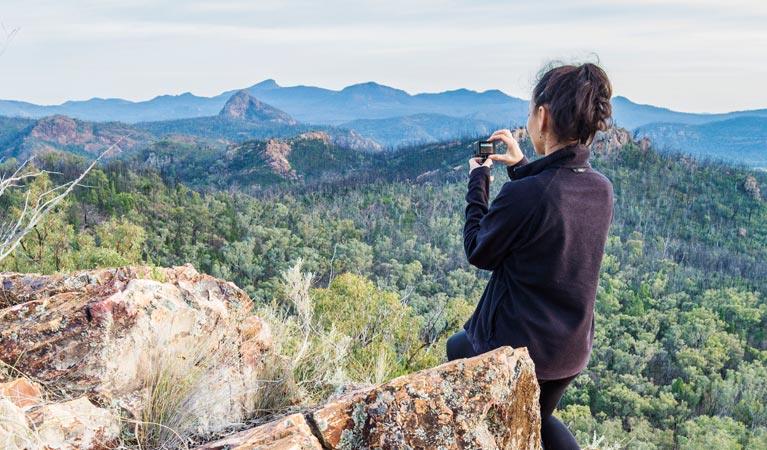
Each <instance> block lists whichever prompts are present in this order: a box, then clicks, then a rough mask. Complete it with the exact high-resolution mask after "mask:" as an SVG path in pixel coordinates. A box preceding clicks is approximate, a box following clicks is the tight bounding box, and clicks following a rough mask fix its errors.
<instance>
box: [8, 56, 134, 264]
mask: <svg viewBox="0 0 767 450" xmlns="http://www.w3.org/2000/svg"><path fill="white" fill-rule="evenodd" d="M1 52H2V50H1V49H0V53H1ZM126 137H128V136H127V135H126V136H123V137H121V138H120V139H118V140H117V142H115V143H114V144H112V145H111V146H110V147H109V148H107V149H106V150H104V151H103V152H102V153H101V154H100V155H99V156H98V157H97V158H96V159H94V160H93V162H91V164H90V165H89V166H88V167H87V168H86V169H85V170H84V171H83V172H82V173H81V174H80V176H78V177H77V178H75V179H74V180H72V181H70V182H67V183H64V184H61V185H59V186H56V187H51V188H48V189H46V190H44V191H42V192H40V193H38V194H36V195H33V191H32V190H31V189H29V186H30V182H31V181H33V180H35V179H37V178H38V177H40V176H42V175H43V174H53V173H54V172H50V171H47V170H41V169H37V168H36V167H35V166H34V164H33V163H32V160H33V159H34V157H32V158H30V159H28V160H26V161H24V162H23V163H21V164H20V165H19V166H18V167H16V168H15V170H13V172H12V173H10V175H6V173H5V171H3V170H2V168H1V167H0V197H2V196H3V195H4V194H5V193H6V191H8V192H10V190H11V189H26V194H25V195H24V202H23V205H22V206H21V207H20V208H19V211H18V214H17V217H15V218H14V219H11V218H9V217H4V218H3V219H2V221H0V261H2V260H3V259H4V258H5V257H6V256H8V255H9V254H11V252H13V250H14V249H16V247H17V246H18V245H19V243H20V242H21V240H22V239H23V238H24V236H26V235H27V233H29V232H31V231H32V230H33V229H35V227H36V226H37V225H38V224H39V223H40V221H41V220H43V218H44V217H45V216H46V215H47V214H48V213H50V212H51V211H53V209H54V208H55V207H56V206H57V205H58V204H59V203H61V201H62V200H64V198H65V197H66V196H67V195H69V193H70V192H72V190H74V188H75V187H77V186H78V185H79V184H80V182H81V181H82V180H83V178H85V177H86V176H87V175H88V173H89V172H90V171H91V169H93V167H95V166H96V164H97V163H98V162H99V161H100V160H101V159H102V158H103V157H104V156H105V155H106V154H107V153H109V152H110V151H111V150H112V149H114V148H115V147H117V145H118V144H119V143H120V142H122V140H123V139H125V138H126Z"/></svg>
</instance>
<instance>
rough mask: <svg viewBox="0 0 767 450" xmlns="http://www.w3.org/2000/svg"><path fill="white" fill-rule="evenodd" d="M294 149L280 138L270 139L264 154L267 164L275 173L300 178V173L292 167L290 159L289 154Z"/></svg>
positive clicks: (285, 176)
mask: <svg viewBox="0 0 767 450" xmlns="http://www.w3.org/2000/svg"><path fill="white" fill-rule="evenodd" d="M292 151H293V148H292V147H291V146H290V144H288V143H287V142H284V141H281V140H279V139H270V140H269V142H267V143H266V148H265V149H264V151H263V153H262V156H263V157H264V160H265V162H266V165H267V166H269V168H271V169H272V170H273V171H274V172H275V173H277V174H278V175H280V176H281V177H283V178H287V179H290V180H295V179H298V175H297V174H296V171H295V170H293V169H292V168H291V166H290V161H288V156H289V155H290V152H292Z"/></svg>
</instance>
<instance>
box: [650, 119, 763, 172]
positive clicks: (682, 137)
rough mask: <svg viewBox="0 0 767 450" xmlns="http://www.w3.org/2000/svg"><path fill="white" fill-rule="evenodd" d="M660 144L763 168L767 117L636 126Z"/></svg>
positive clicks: (725, 160) (661, 146)
mask: <svg viewBox="0 0 767 450" xmlns="http://www.w3.org/2000/svg"><path fill="white" fill-rule="evenodd" d="M636 135H637V136H647V137H648V138H650V140H652V141H653V142H655V143H656V144H657V145H658V146H659V147H660V148H664V149H667V150H670V151H672V152H682V151H684V153H688V154H692V155H695V156H696V157H699V158H707V159H711V160H715V161H721V162H723V163H730V164H733V163H734V164H743V165H748V166H754V167H761V168H767V117H737V118H733V119H727V120H722V121H717V122H710V123H705V124H701V125H681V124H677V123H652V124H649V125H644V126H641V127H639V128H638V129H637V130H636Z"/></svg>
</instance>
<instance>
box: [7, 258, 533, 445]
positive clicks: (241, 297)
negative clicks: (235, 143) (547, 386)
mask: <svg viewBox="0 0 767 450" xmlns="http://www.w3.org/2000/svg"><path fill="white" fill-rule="evenodd" d="M251 307H252V303H251V301H250V299H249V298H248V297H247V295H245V293H244V292H243V291H241V290H240V289H238V288H237V287H236V286H234V285H233V284H231V283H227V282H225V281H222V280H217V279H215V278H213V277H210V276H207V275H202V274H199V273H197V272H196V271H195V270H194V268H192V267H191V266H188V265H187V266H182V267H175V268H171V269H161V268H150V267H124V268H116V269H97V270H89V271H82V272H76V273H73V274H68V275H51V276H40V275H35V274H16V273H2V274H0V308H2V309H0V321H2V323H3V324H4V326H3V328H2V329H0V361H2V362H3V363H4V365H3V367H10V366H12V367H13V371H12V373H14V374H16V373H23V374H25V376H27V377H30V378H32V379H34V380H37V381H38V382H40V383H42V386H41V385H38V384H36V383H34V382H31V381H29V380H27V379H24V378H22V379H19V380H11V379H9V378H8V376H7V373H10V372H6V371H0V412H2V413H3V415H4V416H7V417H11V418H15V420H14V421H12V423H11V425H8V424H4V423H0V440H2V442H9V443H12V444H13V445H11V444H8V445H11V447H9V448H11V449H14V448H17V449H21V448H27V447H30V446H31V448H37V447H39V448H61V449H96V448H106V447H109V448H111V447H114V445H115V443H117V442H118V441H119V440H120V427H121V426H122V427H128V428H130V429H133V432H135V434H136V435H139V434H141V435H142V436H144V437H146V436H149V437H153V438H155V439H156V442H158V443H159V442H162V443H163V445H165V446H167V447H170V448H175V447H184V446H186V444H187V442H184V441H182V440H179V439H180V438H178V437H177V436H178V434H177V431H183V433H181V434H183V435H186V436H189V435H190V434H194V435H196V436H203V435H210V434H211V433H217V434H219V435H220V434H221V433H222V432H223V430H224V429H231V427H232V426H233V425H235V424H242V423H244V422H245V421H246V420H248V418H249V417H251V414H252V413H253V412H254V411H255V410H257V409H258V408H259V403H258V401H259V396H263V395H264V394H263V393H264V392H265V389H267V386H268V389H269V392H270V393H271V394H270V395H276V396H277V397H281V398H282V401H283V405H287V404H290V403H293V402H294V401H295V400H294V399H292V398H291V397H290V394H289V393H290V392H291V390H290V389H285V390H284V391H279V384H280V383H287V382H289V380H290V379H291V374H290V372H289V369H287V367H288V366H287V365H285V364H284V362H285V361H284V359H281V358H280V357H279V355H274V354H273V353H272V348H273V347H272V337H271V331H270V330H271V328H270V327H269V325H268V324H267V323H265V322H264V321H263V320H261V319H259V318H258V317H255V316H251V315H249V312H250V310H251ZM4 373H5V374H6V375H5V376H6V379H3V376H4V375H3V374H4ZM270 374H271V375H270ZM3 383H5V384H3ZM275 386H277V388H275ZM51 388H54V389H55V391H51V392H53V393H52V394H51V395H50V398H46V397H48V396H46V395H45V394H44V391H45V390H47V389H51ZM280 392H283V393H280ZM54 394H55V395H54ZM296 408H298V411H299V412H298V413H294V414H292V415H288V416H285V417H283V418H281V419H277V420H275V421H272V422H270V423H268V424H266V425H262V426H260V427H257V428H253V429H250V430H246V431H243V432H240V433H238V434H234V435H231V436H229V437H228V438H226V439H223V440H219V441H215V442H211V443H209V444H206V445H203V446H202V447H200V449H206V450H213V449H225V448H226V449H229V448H238V449H256V448H257V449H273V450H277V449H296V448H305V449H309V448H315V449H339V450H346V449H402V448H414V449H415V448H422V449H433V448H443V449H446V450H447V449H538V448H540V444H539V441H540V436H539V429H540V417H539V415H538V414H539V413H538V411H539V405H538V384H537V382H536V379H535V370H534V366H533V363H532V361H531V360H530V358H529V356H528V354H527V351H526V350H525V349H516V350H514V349H511V348H510V347H503V348H500V349H497V350H495V351H493V352H490V353H487V354H484V355H480V356H478V357H475V358H471V359H465V360H458V361H453V362H449V363H447V364H443V365H441V366H438V367H435V368H432V369H429V370H425V371H422V372H418V373H414V374H411V375H407V376H403V377H400V378H396V379H394V380H391V381H389V382H387V383H384V384H381V385H379V386H375V387H372V388H367V389H361V390H356V391H352V392H349V393H346V394H343V395H340V396H338V397H336V398H333V399H331V401H329V402H328V403H327V404H324V405H321V406H315V407H312V408H307V407H301V406H294V407H293V410H294V411H295V410H296ZM174 414H175V415H177V416H178V417H177V418H176V419H174V420H172V421H170V422H167V420H168V417H169V415H171V416H172V415H174ZM158 417H162V419H163V420H164V421H165V422H163V423H162V425H163V426H162V427H153V426H152V424H153V421H154V420H156V418H158ZM121 418H122V419H121ZM128 424H130V425H128ZM168 424H171V425H172V426H173V427H177V428H175V429H170V430H168V429H166V428H169V425H168ZM40 429H46V430H50V434H44V433H35V432H34V430H40ZM153 433H154V434H153ZM152 442H153V441H152ZM35 446H37V447H35ZM46 446H47V447H46ZM152 448H160V447H159V444H158V446H157V447H152Z"/></svg>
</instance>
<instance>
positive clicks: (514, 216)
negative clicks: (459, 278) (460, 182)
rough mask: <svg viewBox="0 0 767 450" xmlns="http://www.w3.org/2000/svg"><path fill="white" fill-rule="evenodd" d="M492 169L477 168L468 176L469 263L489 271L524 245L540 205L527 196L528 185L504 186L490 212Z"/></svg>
mask: <svg viewBox="0 0 767 450" xmlns="http://www.w3.org/2000/svg"><path fill="white" fill-rule="evenodd" d="M489 187H490V169H489V168H483V167H480V168H477V169H475V170H474V171H473V172H472V173H471V175H470V176H469V190H468V192H467V193H466V202H467V205H466V223H465V225H464V227H463V248H464V251H465V252H466V258H467V259H468V260H469V263H470V264H472V265H474V266H476V267H478V268H480V269H486V270H493V269H495V268H497V267H498V266H499V265H500V264H501V262H503V260H504V259H505V258H506V257H507V256H508V255H509V253H510V252H512V251H514V249H515V248H518V247H519V246H520V245H521V244H523V243H524V242H525V241H526V239H525V235H526V233H527V229H528V226H527V225H528V222H529V221H530V218H531V217H532V216H533V214H534V212H535V211H534V209H535V207H536V206H537V204H538V203H537V202H534V198H533V197H534V196H533V195H530V194H531V192H528V193H527V194H526V193H525V191H528V190H529V188H528V187H527V183H524V182H519V181H516V182H515V181H512V182H508V183H505V184H504V185H503V187H502V188H501V191H500V192H499V193H498V195H497V196H496V197H495V199H494V200H493V204H492V205H491V206H490V207H489V208H488V194H489Z"/></svg>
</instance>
